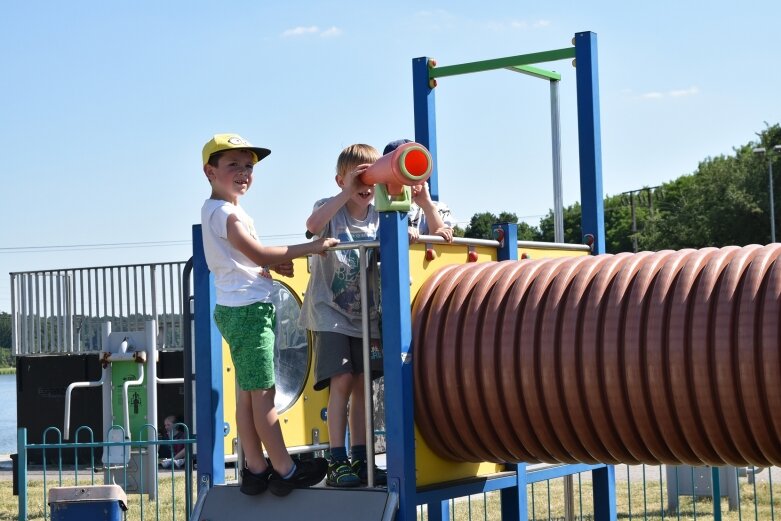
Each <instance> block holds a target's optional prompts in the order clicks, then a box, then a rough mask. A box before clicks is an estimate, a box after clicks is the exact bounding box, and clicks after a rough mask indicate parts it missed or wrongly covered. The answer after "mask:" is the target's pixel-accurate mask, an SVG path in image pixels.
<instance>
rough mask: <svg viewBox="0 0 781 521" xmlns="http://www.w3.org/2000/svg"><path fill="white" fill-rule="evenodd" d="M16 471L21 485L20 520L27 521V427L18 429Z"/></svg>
mask: <svg viewBox="0 0 781 521" xmlns="http://www.w3.org/2000/svg"><path fill="white" fill-rule="evenodd" d="M16 471H17V475H16V476H17V478H16V479H17V480H16V483H17V487H19V490H18V492H19V520H20V521H27V429H25V428H23V427H22V428H19V429H16Z"/></svg>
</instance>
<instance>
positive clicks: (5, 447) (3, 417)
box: [0, 374, 16, 454]
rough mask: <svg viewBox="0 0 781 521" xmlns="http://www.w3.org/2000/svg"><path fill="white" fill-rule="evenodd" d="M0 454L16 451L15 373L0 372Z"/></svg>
mask: <svg viewBox="0 0 781 521" xmlns="http://www.w3.org/2000/svg"><path fill="white" fill-rule="evenodd" d="M0 402H2V403H4V404H5V406H4V407H3V412H2V414H0V454H12V453H14V452H16V375H13V374H0Z"/></svg>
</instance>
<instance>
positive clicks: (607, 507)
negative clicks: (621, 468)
mask: <svg viewBox="0 0 781 521" xmlns="http://www.w3.org/2000/svg"><path fill="white" fill-rule="evenodd" d="M591 477H592V479H593V482H594V519H595V520H596V521H616V520H617V519H618V514H617V510H616V468H615V467H614V466H613V465H606V466H604V467H601V468H598V469H594V470H592V471H591Z"/></svg>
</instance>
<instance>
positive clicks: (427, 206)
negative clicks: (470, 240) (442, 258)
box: [413, 183, 453, 242]
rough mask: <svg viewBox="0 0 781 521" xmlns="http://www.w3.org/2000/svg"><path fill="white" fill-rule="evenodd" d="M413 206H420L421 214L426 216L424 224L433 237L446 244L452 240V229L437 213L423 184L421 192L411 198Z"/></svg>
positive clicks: (426, 187)
mask: <svg viewBox="0 0 781 521" xmlns="http://www.w3.org/2000/svg"><path fill="white" fill-rule="evenodd" d="M413 200H414V201H415V204H417V205H418V206H420V208H421V209H422V210H423V213H424V214H425V215H426V222H427V223H428V229H429V232H433V233H434V234H435V235H439V236H440V237H442V238H443V239H445V240H446V241H447V242H450V241H452V240H453V229H452V228H451V227H449V226H447V225H446V224H445V221H444V220H443V219H442V216H441V215H439V212H438V211H437V206H436V205H435V204H434V201H432V200H431V195H429V193H428V185H426V183H423V187H422V190H420V192H418V194H417V195H416V196H414V197H413Z"/></svg>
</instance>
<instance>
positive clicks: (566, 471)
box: [526, 463, 607, 483]
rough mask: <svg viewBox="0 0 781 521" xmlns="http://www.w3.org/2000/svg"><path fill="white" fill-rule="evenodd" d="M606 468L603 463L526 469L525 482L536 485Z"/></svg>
mask: <svg viewBox="0 0 781 521" xmlns="http://www.w3.org/2000/svg"><path fill="white" fill-rule="evenodd" d="M606 466H607V465H605V464H604V463H600V464H598V465H587V464H585V463H576V464H573V465H552V466H551V465H545V466H544V467H540V468H534V467H531V468H530V467H526V482H527V483H537V482H539V481H547V480H549V479H556V478H562V477H564V476H571V475H573V474H580V473H581V472H589V471H591V470H597V469H601V468H603V467H606Z"/></svg>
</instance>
